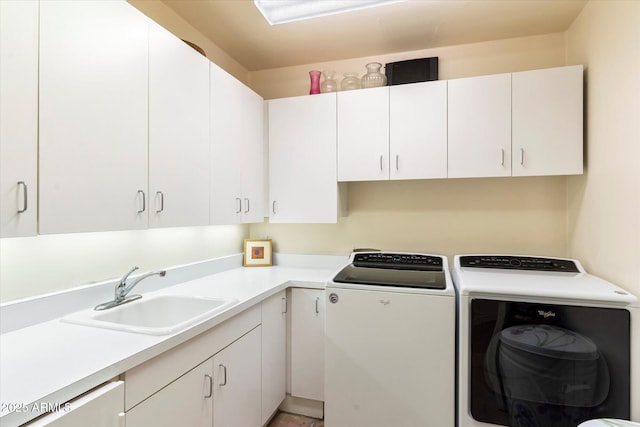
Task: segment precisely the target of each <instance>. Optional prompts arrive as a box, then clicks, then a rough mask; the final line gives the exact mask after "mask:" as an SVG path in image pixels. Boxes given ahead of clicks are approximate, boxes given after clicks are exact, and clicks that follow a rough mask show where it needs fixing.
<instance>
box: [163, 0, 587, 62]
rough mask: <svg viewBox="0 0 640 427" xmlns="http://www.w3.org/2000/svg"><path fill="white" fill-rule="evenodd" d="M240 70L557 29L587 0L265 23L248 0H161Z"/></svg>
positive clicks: (420, 3)
mask: <svg viewBox="0 0 640 427" xmlns="http://www.w3.org/2000/svg"><path fill="white" fill-rule="evenodd" d="M162 2H163V3H164V4H165V5H167V6H168V7H169V8H171V9H172V10H173V11H175V12H176V13H177V14H178V15H180V16H181V17H182V18H184V19H185V20H186V21H187V22H188V23H189V24H191V25H192V26H193V27H195V28H196V29H197V30H198V31H200V32H201V33H202V34H203V35H205V36H206V37H207V38H208V39H210V40H211V41H212V42H214V43H215V44H217V45H218V46H219V47H220V48H221V49H223V50H224V51H225V52H226V53H227V54H229V55H230V56H231V57H233V58H234V59H235V60H236V61H238V62H239V63H240V64H242V65H243V66H244V67H245V68H246V69H247V70H248V71H257V70H264V69H272V68H279V67H288V66H294V65H302V64H311V63H317V62H326V61H337V60H344V59H349V58H359V57H365V56H374V55H383V54H389V53H396V52H406V51H412V50H422V49H429V48H435V47H442V46H451V45H456V44H465V43H475V42H482V41H488V40H498V39H508V38H513V37H524V36H532V35H538V34H550V33H557V32H562V31H565V30H566V29H567V28H569V26H570V25H571V23H572V22H573V21H574V19H575V18H576V17H577V16H578V14H579V13H580V11H581V10H582V8H583V7H584V6H585V4H586V3H587V0H554V1H540V0H509V1H505V0H408V1H404V2H399V3H393V4H387V5H383V6H379V7H374V8H369V9H364V10H358V11H351V12H347V13H343V14H339V15H330V16H324V17H320V18H315V19H308V20H305V21H299V22H291V23H287V24H280V25H274V26H271V25H269V23H268V22H267V21H266V20H265V19H264V17H263V16H262V14H261V13H260V12H259V11H258V9H257V8H256V7H255V5H254V2H253V1H252V0H239V1H238V0H162Z"/></svg>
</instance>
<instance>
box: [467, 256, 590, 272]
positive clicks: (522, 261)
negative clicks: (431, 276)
mask: <svg viewBox="0 0 640 427" xmlns="http://www.w3.org/2000/svg"><path fill="white" fill-rule="evenodd" d="M460 267H474V268H496V269H502V270H527V271H553V272H566V273H579V272H580V270H578V267H577V266H576V263H575V262H573V261H571V260H568V259H556V258H538V257H527V256H517V255H514V256H511V255H468V256H462V257H460Z"/></svg>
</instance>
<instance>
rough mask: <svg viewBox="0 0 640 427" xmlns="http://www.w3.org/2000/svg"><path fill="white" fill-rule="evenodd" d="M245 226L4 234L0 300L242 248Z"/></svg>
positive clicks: (0, 249)
mask: <svg viewBox="0 0 640 427" xmlns="http://www.w3.org/2000/svg"><path fill="white" fill-rule="evenodd" d="M248 234H249V232H248V227H247V226H235V225H233V226H232V225H229V226H211V227H185V228H166V229H150V230H138V231H120V232H103V233H78V234H57V235H45V236H36V237H21V238H15V239H0V265H1V266H2V268H1V269H0V302H7V301H12V300H16V299H20V298H26V297H31V296H35V295H41V294H46V293H50V292H57V291H62V290H65V289H70V288H75V287H78V286H82V285H86V284H90V283H95V282H101V281H104V280H109V279H114V278H120V277H121V276H122V275H123V274H124V273H126V272H127V271H129V270H130V269H131V268H132V267H133V266H134V265H137V266H138V267H140V270H141V271H142V272H144V271H148V270H155V269H159V268H167V267H173V266H178V265H183V264H190V263H193V262H197V261H203V260H208V259H211V258H216V257H220V256H224V255H230V254H236V253H239V252H242V241H243V239H244V238H245V237H247V236H248Z"/></svg>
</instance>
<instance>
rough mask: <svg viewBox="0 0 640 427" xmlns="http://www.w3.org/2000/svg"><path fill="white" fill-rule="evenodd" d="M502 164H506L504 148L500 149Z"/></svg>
mask: <svg viewBox="0 0 640 427" xmlns="http://www.w3.org/2000/svg"><path fill="white" fill-rule="evenodd" d="M500 166H504V148H501V149H500Z"/></svg>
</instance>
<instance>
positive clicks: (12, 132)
mask: <svg viewBox="0 0 640 427" xmlns="http://www.w3.org/2000/svg"><path fill="white" fill-rule="evenodd" d="M37 150H38V2H37V1H0V237H22V236H34V235H35V234H36V211H37V208H38V207H37V200H38V198H37V193H38V182H37V165H38V153H37Z"/></svg>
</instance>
